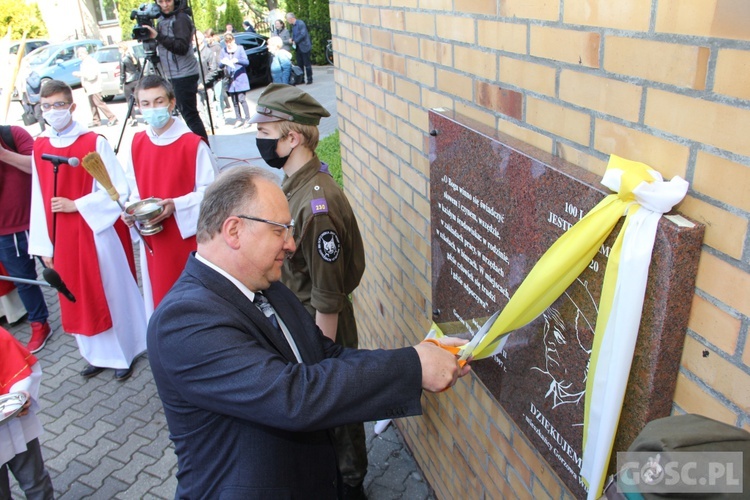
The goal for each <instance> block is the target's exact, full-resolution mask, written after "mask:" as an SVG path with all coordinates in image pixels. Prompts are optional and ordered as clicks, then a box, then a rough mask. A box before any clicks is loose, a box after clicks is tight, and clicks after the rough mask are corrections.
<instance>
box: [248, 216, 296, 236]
mask: <svg viewBox="0 0 750 500" xmlns="http://www.w3.org/2000/svg"><path fill="white" fill-rule="evenodd" d="M235 217H239V218H240V219H245V220H252V221H255V222H263V223H265V224H271V225H272V226H279V227H283V228H284V229H286V232H285V233H284V241H286V240H288V239H289V235H291V234H293V233H294V219H292V220H291V222H289V224H282V223H281V222H274V221H271V220H266V219H259V218H257V217H249V216H247V215H235Z"/></svg>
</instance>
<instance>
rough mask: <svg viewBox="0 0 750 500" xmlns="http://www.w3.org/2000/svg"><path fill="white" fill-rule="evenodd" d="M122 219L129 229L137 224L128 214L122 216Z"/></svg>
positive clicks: (124, 213)
mask: <svg viewBox="0 0 750 500" xmlns="http://www.w3.org/2000/svg"><path fill="white" fill-rule="evenodd" d="M120 219H122V221H123V222H124V223H125V225H126V226H128V227H133V225H134V224H135V217H134V216H132V215H128V214H127V213H126V212H123V213H121V214H120Z"/></svg>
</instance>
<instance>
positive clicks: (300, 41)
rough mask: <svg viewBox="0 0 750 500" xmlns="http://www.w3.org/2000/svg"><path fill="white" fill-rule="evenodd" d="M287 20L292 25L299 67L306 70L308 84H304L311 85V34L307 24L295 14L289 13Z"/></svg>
mask: <svg viewBox="0 0 750 500" xmlns="http://www.w3.org/2000/svg"><path fill="white" fill-rule="evenodd" d="M286 20H287V22H288V23H289V24H291V25H292V41H293V42H294V48H295V50H296V51H297V66H299V67H300V68H302V69H304V70H305V73H306V74H307V82H304V83H307V84H308V85H310V84H311V83H312V82H313V73H312V41H311V40H310V33H309V32H308V31H307V25H306V24H305V22H304V21H301V20H299V19H297V16H295V15H294V13H293V12H289V13H287V15H286Z"/></svg>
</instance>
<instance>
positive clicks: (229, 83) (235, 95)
mask: <svg viewBox="0 0 750 500" xmlns="http://www.w3.org/2000/svg"><path fill="white" fill-rule="evenodd" d="M224 43H225V46H224V48H223V49H222V50H221V58H220V59H219V67H220V68H223V69H224V75H225V78H224V85H225V86H226V89H227V94H229V97H230V98H231V99H232V105H233V106H234V116H235V121H234V128H239V127H242V126H243V125H246V126H247V127H249V126H250V122H248V123H247V124H245V120H248V119H249V118H250V110H249V109H248V107H247V99H246V95H245V94H246V92H247V91H248V90H250V81H249V80H248V79H247V72H246V71H245V68H247V66H248V64H250V61H248V60H247V54H245V49H243V48H242V47H241V46H239V45H237V44H236V43H235V41H234V35H232V34H231V33H225V34H224ZM240 108H241V109H240ZM243 112H244V115H243ZM243 116H244V118H243Z"/></svg>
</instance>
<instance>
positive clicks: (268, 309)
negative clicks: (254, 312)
mask: <svg viewBox="0 0 750 500" xmlns="http://www.w3.org/2000/svg"><path fill="white" fill-rule="evenodd" d="M253 304H255V305H256V306H258V309H260V310H261V312H263V314H265V315H266V318H268V321H270V322H271V324H272V325H273V327H274V328H276V329H277V330H278V331H281V326H279V320H278V319H276V313H275V312H274V310H273V307H272V306H271V303H270V302H268V298H266V296H265V295H263V294H262V293H261V292H256V293H255V298H254V299H253Z"/></svg>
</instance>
